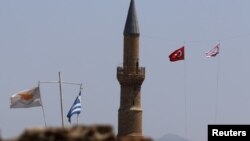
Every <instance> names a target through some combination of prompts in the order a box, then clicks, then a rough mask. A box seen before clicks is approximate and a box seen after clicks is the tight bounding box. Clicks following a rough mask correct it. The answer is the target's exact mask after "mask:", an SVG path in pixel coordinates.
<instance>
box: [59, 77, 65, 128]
mask: <svg viewBox="0 0 250 141" xmlns="http://www.w3.org/2000/svg"><path fill="white" fill-rule="evenodd" d="M59 89H60V101H61V117H62V127H63V128H64V121H63V96H62V79H61V73H60V72H59Z"/></svg>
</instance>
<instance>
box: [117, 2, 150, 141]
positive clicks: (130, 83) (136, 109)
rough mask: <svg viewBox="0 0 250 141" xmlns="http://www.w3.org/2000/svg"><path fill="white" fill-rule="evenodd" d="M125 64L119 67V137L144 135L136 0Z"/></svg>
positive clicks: (128, 27) (142, 72)
mask: <svg viewBox="0 0 250 141" xmlns="http://www.w3.org/2000/svg"><path fill="white" fill-rule="evenodd" d="M123 35H124V52H123V53H124V54H123V66H122V67H117V79H118V81H119V83H120V85H121V97H120V108H119V114H118V137H126V136H132V137H141V136H142V108H141V92H140V91H141V85H142V82H143V80H144V78H145V68H144V67H140V65H139V37H140V32H139V25H138V21H137V15H136V9H135V3H134V0H131V2H130V7H129V10H128V16H127V21H126V24H125V28H124V32H123Z"/></svg>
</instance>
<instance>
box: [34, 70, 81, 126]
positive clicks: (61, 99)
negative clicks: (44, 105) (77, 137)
mask: <svg viewBox="0 0 250 141" xmlns="http://www.w3.org/2000/svg"><path fill="white" fill-rule="evenodd" d="M58 74H59V81H39V85H40V83H59V90H60V107H61V118H62V127H63V128H64V119H63V115H64V114H63V94H62V84H70V85H78V86H80V90H81V89H82V83H74V82H64V81H62V78H61V73H60V72H59V73H58ZM44 117H45V116H44Z"/></svg>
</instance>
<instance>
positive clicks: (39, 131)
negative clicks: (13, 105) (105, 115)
mask: <svg viewBox="0 0 250 141" xmlns="http://www.w3.org/2000/svg"><path fill="white" fill-rule="evenodd" d="M0 141H1V139H0ZM2 141H152V140H151V139H146V138H142V137H122V138H119V139H116V138H115V135H114V132H113V128H112V127H111V126H107V125H93V126H72V127H66V128H56V127H50V128H29V129H26V130H25V131H24V132H23V133H22V134H21V135H20V136H19V137H18V138H17V139H13V140H2Z"/></svg>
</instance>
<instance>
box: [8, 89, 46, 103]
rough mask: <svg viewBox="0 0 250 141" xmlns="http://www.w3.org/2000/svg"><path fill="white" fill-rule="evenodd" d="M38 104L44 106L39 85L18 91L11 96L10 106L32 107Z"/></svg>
mask: <svg viewBox="0 0 250 141" xmlns="http://www.w3.org/2000/svg"><path fill="white" fill-rule="evenodd" d="M38 106H42V101H41V96H40V89H39V87H34V88H31V89H28V90H24V91H21V92H18V93H16V94H14V95H12V96H11V98H10V108H31V107H38Z"/></svg>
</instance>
